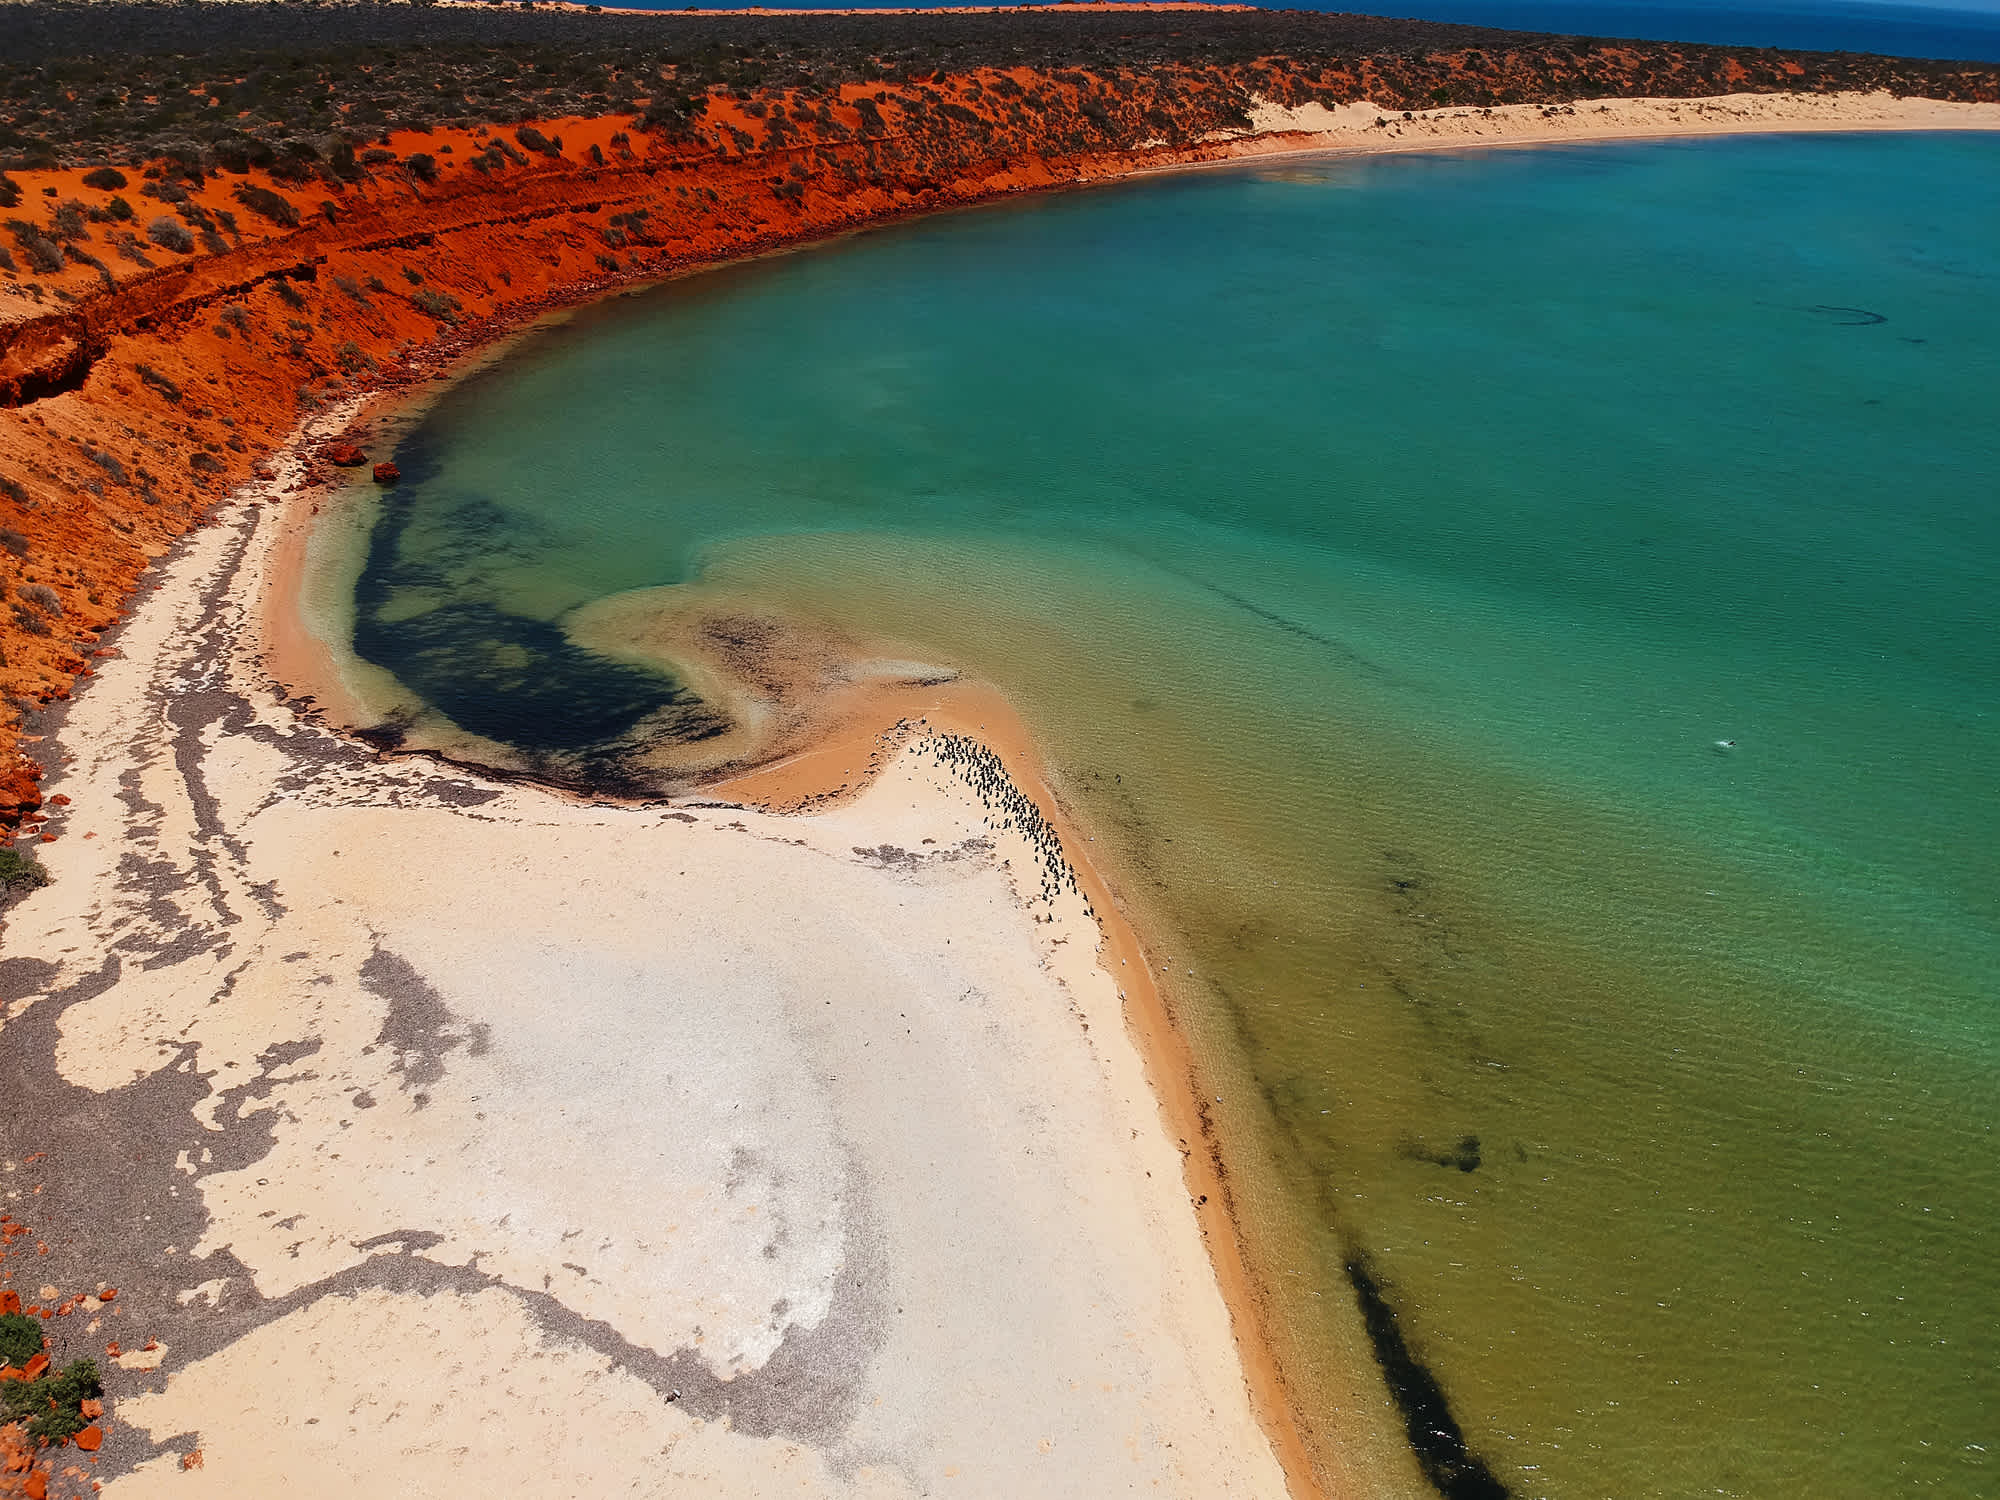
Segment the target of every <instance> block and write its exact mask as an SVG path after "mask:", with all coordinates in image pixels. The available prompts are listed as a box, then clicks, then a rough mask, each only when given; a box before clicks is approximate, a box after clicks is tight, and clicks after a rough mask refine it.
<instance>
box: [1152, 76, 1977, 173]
mask: <svg viewBox="0 0 2000 1500" xmlns="http://www.w3.org/2000/svg"><path fill="white" fill-rule="evenodd" d="M1250 123H1251V128H1250V129H1249V130H1247V131H1243V132H1232V133H1229V134H1226V135H1218V136H1217V137H1216V138H1215V140H1214V142H1213V145H1214V147H1215V148H1216V150H1217V152H1218V159H1220V160H1230V159H1234V158H1239V157H1244V156H1272V155H1281V154H1286V153H1293V152H1331V153H1340V154H1345V155H1355V154H1363V153H1381V152H1392V151H1426V150H1452V149H1462V148H1465V147H1471V146H1545V145H1556V144H1560V143H1562V142H1565V141H1579V142H1581V141H1615V140H1657V139H1667V138H1672V137H1675V136H1716V135H1760V134H1776V133H1788V134H1798V133H1811V132H1825V131H1877V130H1895V131H1902V130H2000V104H1961V103H1954V102H1951V101H1948V100H1940V99H1915V98H1903V99H1899V98H1897V97H1896V96H1895V95H1893V94H1886V93H1876V94H1863V93H1852V92H1850V93H1835V94H1803V93H1801V94H1722V95H1717V96H1716V97H1713V98H1708V99H1644V98H1641V99H1592V100H1580V101H1578V102H1576V103H1574V104H1565V105H1541V104H1502V105H1496V106H1494V107H1493V108H1491V109H1475V108H1470V107H1466V106H1458V105H1454V106H1448V107H1446V108H1443V109H1431V110H1416V111H1411V112H1409V113H1407V114H1406V113H1405V112H1404V111H1401V110H1395V109H1390V108H1388V107H1387V106H1382V105H1375V104H1370V103H1368V102H1367V101H1366V100H1363V101H1362V102H1360V103H1358V104H1343V105H1340V106H1338V107H1336V108H1332V109H1329V108H1327V107H1326V106H1325V105H1323V104H1305V105H1301V106H1299V107H1297V108H1288V107H1287V106H1285V105H1282V104H1275V103H1272V102H1270V101H1269V100H1260V101H1258V102H1257V103H1256V104H1255V106H1254V107H1253V108H1252V110H1251V111H1250ZM1141 170H1147V169H1144V168H1142V169H1141Z"/></svg>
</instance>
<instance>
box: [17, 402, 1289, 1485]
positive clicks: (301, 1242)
mask: <svg viewBox="0 0 2000 1500" xmlns="http://www.w3.org/2000/svg"><path fill="white" fill-rule="evenodd" d="M336 419H337V418H336ZM336 419H330V420H336ZM277 521H278V516H277V514H276V511H275V508H274V507H269V506H267V507H265V508H264V510H263V512H262V513H261V515H260V514H259V512H257V511H256V510H254V509H250V508H245V507H240V506H239V507H236V508H234V509H232V510H231V511H229V512H227V513H226V515H225V517H224V519H223V521H222V522H221V524H219V525H217V526H215V527H211V528H208V529H206V530H204V531H202V532H200V533H198V534H197V535H196V536H195V537H193V538H191V539H190V541H189V543H188V544H187V546H186V548H185V549H184V551H183V552H182V553H180V554H179V555H178V556H177V557H175V558H174V559H172V560H170V561H169V562H168V563H166V564H165V565H164V566H163V567H162V569H161V570H160V573H159V574H158V577H159V579H160V584H159V587H158V588H157V589H156V590H154V591H152V592H149V593H147V594H144V595H142V597H141V599H140V600H139V601H138V606H137V610H136V613H135V617H134V619H133V620H132V622H131V623H130V625H129V626H128V627H127V628H126V630H125V632H124V633H123V635H122V636H121V637H120V639H119V645H120V647H121V648H122V651H123V655H122V656H121V657H118V658H112V659H107V660H106V661H105V662H104V665H103V669H102V671H101V672H100V673H99V675H98V676H97V677H96V678H95V679H93V680H92V682H91V683H90V684H89V686H88V687H87V688H86V689H85V690H84V691H83V692H81V693H80V694H79V696H78V700H77V702H76V704H75V705H74V707H73V709H72V710H71V712H70V716H69V718H68V721H67V723H66V725H65V726H64V728H63V730H62V731H61V734H60V741H61V743H62V745H63V747H64V748H65V749H66V750H67V751H68V752H69V753H70V754H72V755H73V756H74V757H75V759H74V761H73V763H72V764H70V765H68V766H67V767H66V768H65V769H64V771H63V774H62V778H61V781H60V788H61V789H62V790H64V791H66V792H67V793H68V794H69V795H70V796H71V797H72V798H73V799H74V803H73V805H72V806H71V807H70V808H69V809H67V810H66V813H65V820H64V823H63V832H64V833H65V835H67V836H65V837H63V838H61V839H60V840H59V841H58V842H57V843H55V844H51V845H48V846H46V849H45V851H44V852H45V855H46V858H47V860H48V863H49V865H50V867H51V869H52V870H53V872H54V873H55V875H56V877H57V880H56V883H55V884H54V885H52V886H50V887H48V888H47V889H46V890H44V891H41V892H37V893H35V894H34V895H33V896H31V897H29V898H28V899H27V900H25V901H24V902H23V903H22V904H21V905H20V906H19V907H17V908H16V909H15V910H14V912H13V913H12V914H11V915H10V919H9V924H8V934H7V936H8V953H9V956H10V958H16V959H28V960H32V961H39V962H40V963H42V964H45V965H47V968H46V970H38V971H36V972H38V973H41V974H42V976H43V977H42V978H41V980H40V981H39V982H38V983H37V985H36V986H35V991H34V993H31V994H28V995H27V996H26V997H25V998H23V999H21V1000H19V1001H17V1002H16V1003H15V1004H14V1005H13V1006H12V1007H11V1008H10V1010H9V1013H8V1017H7V1019H6V1021H5V1023H4V1025H5V1028H6V1032H7V1033H8V1037H7V1040H8V1041H9V1043H11V1044H13V1045H15V1046H17V1047H21V1046H28V1045H31V1043H30V1042H29V1041H28V1040H24V1039H25V1038H42V1037H46V1038H47V1040H46V1042H39V1041H38V1042H35V1043H33V1045H37V1046H41V1045H45V1046H46V1047H47V1058H46V1066H47V1067H48V1068H50V1069H53V1070H56V1071H57V1072H59V1073H60V1075H61V1076H62V1078H63V1079H64V1080H66V1081H67V1082H68V1083H69V1084H71V1085H75V1086H77V1087H78V1088H80V1089H82V1090H86V1091H89V1092H90V1093H92V1094H93V1095H99V1096H101V1095H103V1094H105V1093H107V1092H108V1091H115V1092H116V1093H117V1094H118V1095H119V1097H120V1098H121V1099H123V1100H126V1101H128V1102H131V1101H140V1102H142V1103H143V1102H144V1101H153V1102H151V1103H145V1104H144V1107H145V1109H146V1110H147V1112H148V1113H147V1118H148V1120H149V1123H150V1125H151V1127H152V1128H153V1129H154V1130H155V1131H156V1132H157V1135H158V1137H159V1138H160V1139H162V1140H164V1141H165V1142H167V1143H168V1144H169V1145H171V1146H172V1147H173V1148H174V1149H173V1151H172V1152H171V1153H170V1154H171V1157H172V1159H174V1160H175V1161H176V1162H177V1165H176V1166H175V1167H172V1168H169V1169H168V1170H167V1171H166V1174H165V1180H164V1181H146V1180H143V1179H135V1180H134V1181H133V1183H132V1184H131V1190H132V1192H133V1193H134V1194H135V1195H145V1196H144V1197H143V1202H144V1204H145V1206H146V1207H147V1209H148V1215H147V1216H141V1215H140V1214H138V1213H136V1212H135V1213H133V1214H131V1215H129V1216H128V1218H129V1220H130V1222H131V1224H132V1226H133V1227H132V1228H130V1229H129V1231H121V1232H123V1233H129V1235H130V1237H131V1244H130V1252H131V1263H132V1265H133V1266H134V1268H135V1271H134V1275H133V1276H132V1277H130V1278H126V1283H127V1288H128V1289H127V1292H126V1296H127V1298H128V1299H129V1300H131V1301H132V1302H134V1303H135V1304H137V1303H139V1302H141V1301H143V1302H144V1303H145V1304H146V1305H148V1306H151V1307H157V1308H159V1309H162V1311H161V1313H160V1315H159V1316H158V1317H154V1318H149V1323H148V1327H149V1331H150V1332H152V1333H154V1334H155V1335H156V1336H157V1337H158V1342H159V1344H160V1346H162V1349H163V1351H164V1353H165V1359H164V1362H163V1364H162V1367H161V1376H156V1377H153V1378H154V1379H155V1381H156V1382H158V1381H159V1380H160V1378H161V1377H162V1376H163V1377H164V1385H163V1388H160V1387H159V1386H158V1385H157V1384H156V1387H155V1389H156V1394H153V1395H151V1396H147V1397H143V1398H131V1397H128V1398H127V1399H126V1400H125V1401H123V1402H122V1403H121V1408H120V1413H119V1416H120V1420H121V1421H122V1422H123V1423H126V1424H130V1427H131V1428H134V1429H138V1430H141V1431H144V1432H146V1433H148V1434H150V1436H151V1437H152V1439H153V1440H154V1441H155V1442H158V1443H162V1444H165V1445H167V1448H168V1449H169V1450H170V1451H169V1452H168V1453H167V1454H166V1455H165V1456H155V1457H154V1458H153V1459H151V1460H150V1461H148V1462H147V1463H146V1464H145V1465H144V1466H142V1467H141V1468H140V1469H138V1470H135V1471H133V1472H131V1473H129V1474H127V1475H125V1476H123V1477H115V1476H114V1477H112V1482H111V1484H110V1485H109V1489H110V1490H111V1491H112V1492H113V1493H118V1492H121V1491H124V1490H130V1491H131V1492H133V1493H144V1492H148V1489H149V1487H159V1486H164V1485H166V1484H168V1483H173V1484H179V1485H182V1486H183V1487H186V1486H189V1485H195V1486H205V1487H207V1489H206V1491H204V1490H202V1489H195V1490H191V1491H190V1492H191V1493H201V1492H213V1493H270V1492H275V1491H276V1490H277V1489H279V1488H280V1487H281V1486H282V1487H285V1488H290V1489H297V1490H299V1491H300V1492H301V1493H304V1494H324V1493H341V1492H344V1491H345V1490H346V1489H348V1488H358V1487H359V1486H360V1485H362V1484H366V1485H367V1486H368V1487H369V1488H370V1489H379V1488H383V1487H390V1488H397V1489H407V1490H409V1491H411V1492H414V1493H435V1494H464V1493H477V1492H481V1491H482V1490H484V1489H486V1488H498V1487H500V1485H501V1484H502V1483H504V1482H505V1481H506V1480H508V1479H513V1478H514V1477H515V1476H519V1478H520V1479H521V1480H533V1481H534V1482H539V1483H544V1484H546V1485H548V1486H550V1487H552V1488H553V1489H554V1490H555V1491H556V1492H563V1493H572V1492H583V1491H586V1490H587V1491H589V1492H592V1493H595V1492H597V1491H598V1490H599V1489H601V1488H619V1489H624V1490H629V1491H632V1492H635V1493H640V1494H652V1493H660V1494H666V1493H674V1494H680V1493H715V1494H732V1495H735V1494H756V1493H763V1492H765V1490H767V1489H768V1490H770V1491H771V1492H773V1493H775V1492H776V1490H777V1489H778V1488H780V1487H782V1488H784V1490H785V1492H787V1493H794V1492H803V1493H809V1494H813V1493H825V1494H854V1493H866V1494H878V1493H879V1494H897V1493H932V1492H937V1491H939V1490H941V1489H943V1488H945V1487H946V1486H949V1489H950V1491H951V1492H953V1493H963V1494H967V1495H992V1496H1017V1495H1026V1494H1035V1495H1078V1496H1095V1495H1103V1494H1113V1493H1127V1492H1132V1491H1137V1490H1146V1491H1149V1492H1157V1493H1164V1494H1179V1495H1190V1496H1196V1495H1199V1496H1208V1495H1246V1496H1252V1495H1254V1496H1274V1495H1279V1494H1282V1493H1284V1492H1285V1480H1284V1476H1283V1474H1282V1472H1281V1470H1280V1468H1279V1466H1278V1464H1277V1462H1276V1460H1275V1458H1274V1457H1273V1453H1272V1449H1271V1445H1270V1443H1269V1442H1268V1440H1267V1439H1266V1437H1265V1435H1264V1433H1263V1432H1262V1431H1261V1430H1260V1428H1259V1426H1258V1424H1257V1422H1256V1419H1255V1416H1254V1414H1253V1410H1252V1406H1251V1402H1250V1399H1249V1395H1248V1393H1247V1390H1246V1386H1245V1381H1244V1375H1243V1369H1242V1364H1241V1362H1240V1360H1239V1358H1238V1355H1237V1351H1236V1348H1235V1345H1234V1341H1233V1334H1232V1329H1231V1324H1230V1319H1229V1316H1228V1312H1227V1310H1226V1308H1225V1306H1224V1303H1223V1300H1222V1297H1221V1294H1220V1292H1219V1289H1218V1285H1217V1281H1216V1276H1215V1273H1214V1270H1213V1268H1212V1267H1211V1265H1210V1263H1209V1261H1208V1259H1207V1256H1206V1253H1205V1250H1204V1246H1203V1242H1202V1238H1201V1234H1200V1232H1199V1230H1198V1229H1197V1225H1196V1221H1195V1218H1194V1216H1193V1214H1191V1213H1190V1211H1189V1204H1188V1201H1187V1197H1186V1193H1185V1188H1184V1185H1183V1178H1182V1171H1181V1168H1182V1163H1181V1158H1180V1155H1179V1153H1178V1151H1177V1150H1176V1149H1175V1146H1174V1143H1173V1142H1172V1141H1171V1140H1170V1139H1169V1138H1168V1136H1167V1134H1166V1133H1165V1131H1164V1130H1163V1128H1162V1125H1161V1117H1160V1113H1159V1109H1158V1106H1157V1104H1156V1101H1155V1100H1154V1098H1153V1096H1152V1094H1151V1092H1150V1090H1149V1088H1148V1085H1147V1082H1146V1078H1145V1075H1144V1072H1143V1069H1142V1066H1141V1061H1140V1057H1139V1054H1138V1052H1137V1050H1136V1048H1135V1047H1134V1045H1133V1043H1132V1040H1131V1038H1130V1037H1129V1035H1128V1033H1127V1031H1126V1028H1125V1024H1124V1018H1123V1015H1122V1013H1121V1001H1120V997H1119V995H1118V988H1117V984H1116V982H1115V981H1114V980H1113V979H1112V978H1111V977H1110V976H1109V975H1108V974H1106V973H1105V972H1104V970H1103V969H1101V968H1100V967H1098V965H1097V962H1096V958H1095V949H1096V944H1097V941H1098V930H1097V928H1096V926H1095V925H1094V924H1092V923H1091V922H1090V921H1089V920H1088V919H1087V918H1086V917H1085V915H1084V914H1083V910H1082V900H1081V898H1080V897H1069V898H1065V899H1064V900H1063V901H1061V902H1059V903H1058V905H1057V913H1056V916H1057V919H1056V920H1055V921H1053V922H1046V923H1038V922H1035V921H1033V920H1031V918H1030V916H1029V913H1028V911H1027V909H1026V908H1025V907H1024V905H1023V903H1022V901H1021V899H1020V896H1019V893H1018V892H1017V889H1016V884H1015V877H1016V875H1017V873H1019V872H1020V871H1022V870H1024V869H1026V868H1027V865H1028V859H1027V850H1026V846H1025V844H1024V843H1023V842H1022V841H1021V840H1020V838H1019V836H1018V835H1017V834H1004V835H999V836H992V835H989V833H988V831H987V829H986V828H985V826H984V820H983V816H982V809H981V808H980V806H979V804H978V802H977V801H976V800H975V799H973V798H972V797H970V796H969V795H968V793H967V791H966V789H965V787H964V785H963V784H962V783H961V782H960V781H958V780H956V779H955V778H953V777H951V776H949V775H946V774H944V773H943V772H942V771H941V769H940V768H939V766H938V765H937V763H936V761H935V760H934V759H933V758H931V757H930V756H929V755H927V754H926V753H925V752H924V750H923V747H922V745H921V744H916V745H912V746H909V747H907V748H904V749H901V750H899V751H897V752H896V753H895V754H894V755H892V756H890V757H888V763H887V765H886V767H885V768H884V769H883V770H882V771H881V772H880V774H878V776H877V777H876V778H875V780H874V781H873V783H872V784H871V785H870V786H869V788H868V789H867V790H866V791H865V792H864V793H863V794H862V795H861V796H860V797H858V798H857V799H855V800H854V801H852V802H850V803H848V804H846V805H845V806H842V807H840V808H838V809H836V810H832V811H829V812H825V813H821V814H819V815H816V816H812V817H804V818H781V817H775V816H768V815H764V814H760V813H755V812H749V811H744V810H739V809H734V808H707V807H703V808H692V809H668V808H665V807H651V808H633V807H606V806H592V805H587V804H584V803H581V802H578V801H574V800H568V799H563V798H558V797H555V796H551V795H549V794H546V793H544V792H541V791H539V790H537V789H534V788H530V787H523V786H515V785H507V784H489V783H485V782H481V781H479V780H478V779H476V778H474V777H471V776H469V775H467V774H465V773H462V772H458V771H456V770H452V769H449V768H442V767H439V766H437V765H435V764H433V763H431V762H428V761H424V760H402V761H392V762H387V763H383V762H378V761H377V760H375V758H374V757H373V756H372V755H369V754H367V753H366V752H364V751H361V750H360V749H358V748H357V747H355V746H353V745H351V744H349V743H347V742H345V741H341V740H339V739H337V738H335V737H334V736H332V735H330V734H328V733H326V732H325V731H323V730H321V729H319V728H317V727H316V726H314V725H312V724H310V723H308V722H303V721H300V720H298V719H296V718H295V717H294V715H293V714H291V713H290V712H289V711H287V710H286V709H284V708H283V707H282V706H281V705H280V704H278V703H277V702H276V701H275V699H274V697H273V695H272V694H271V692H270V690H269V687H268V684H267V683H266V682H265V681H264V679H263V677H262V674H261V670H260V668H259V667H258V665H257V658H256V651H257V650H258V648H259V644H260V643H259V631H258V628H257V625H258V620H259V618H260V612H261V599H260V595H259V587H260V585H261V583H262V581H263V580H264V579H266V578H267V576H268V570H269V565H270V562H271V560H272V556H273V552H274V543H275V541H276V539H277V537H278V536H279V534H280V532H279V527H278V524H277ZM86 830H88V831H94V832H96V833H97V835H98V836H97V837H96V838H94V839H89V840H86V839H83V838H80V837H77V836H76V835H77V834H79V833H81V832H83V831H86ZM30 967H32V964H31V966H30ZM133 1201H134V1203H135V1204H137V1203H139V1202H140V1201H141V1198H140V1197H139V1196H135V1197H134V1199H133ZM155 1215H157V1218H155V1217H153V1216H155ZM121 1222H123V1221H122V1220H121ZM139 1268H145V1269H139ZM670 1398H672V1399H670ZM322 1403H324V1411H323V1412H322V1410H321V1404H322ZM579 1405H581V1406H582V1407H583V1408H585V1409H587V1410H588V1411H590V1412H591V1413H592V1414H593V1415H592V1416H591V1418H590V1421H591V1422H592V1423H594V1424H597V1425H595V1426H592V1427H591V1428H590V1433H589V1435H588V1436H585V1437H580V1438H579V1437H573V1436H571V1435H569V1432H568V1424H569V1423H570V1422H572V1421H573V1417H574V1412H575V1410H576V1408H577V1407H578V1406H579ZM313 1415H319V1416H320V1417H321V1420H320V1422H319V1423H317V1424H312V1423H308V1422H307V1421H306V1418H307V1417H309V1416H313ZM330 1423H331V1424H333V1425H334V1426H337V1427H339V1428H340V1429H341V1433H340V1440H339V1441H337V1442H336V1441H333V1439H332V1435H330V1434H321V1433H319V1431H318V1428H319V1427H322V1426H327V1425H329V1424H330ZM195 1446H199V1447H200V1448H201V1449H202V1450H203V1454H204V1464H205V1467H204V1468H203V1469H201V1470H199V1471H191V1472H189V1473H186V1474H183V1473H181V1472H180V1471H179V1470H178V1469H177V1468H173V1467H171V1466H172V1465H175V1464H177V1462H178V1460H177V1459H176V1458H174V1457H173V1456H172V1454H174V1453H178V1452H181V1451H184V1450H186V1449H188V1448H191V1447H195ZM745 1475H751V1476H754V1478H751V1479H746V1478H745V1477H744V1476H745ZM539 1476H550V1477H546V1478H540V1477H539ZM586 1481H587V1482H586Z"/></svg>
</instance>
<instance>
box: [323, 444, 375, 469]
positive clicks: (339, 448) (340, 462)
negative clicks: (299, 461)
mask: <svg viewBox="0 0 2000 1500" xmlns="http://www.w3.org/2000/svg"><path fill="white" fill-rule="evenodd" d="M319 456H320V457H321V458H323V459H325V460H326V461H327V462H328V463H330V464H332V465H333V466H334V467H335V468H336V469H358V468H360V467H361V466H362V465H363V464H365V463H367V462H368V455H367V454H365V453H363V452H362V451H361V450H360V449H359V448H357V447H355V446H354V444H352V443H329V444H328V445H327V446H326V447H324V448H322V449H321V450H320V455H319Z"/></svg>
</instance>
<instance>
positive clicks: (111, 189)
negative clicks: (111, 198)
mask: <svg viewBox="0 0 2000 1500" xmlns="http://www.w3.org/2000/svg"><path fill="white" fill-rule="evenodd" d="M125 181H126V178H125V174H124V173H123V172H121V171H119V170H118V169H117V168H116V167H99V168H98V169H97V170H96V171H94V172H86V173H84V174H83V185H84V186H85V187H89V188H96V189H97V190H98V191H100V192H105V193H115V192H117V191H118V189H120V188H122V187H123V186H125Z"/></svg>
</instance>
